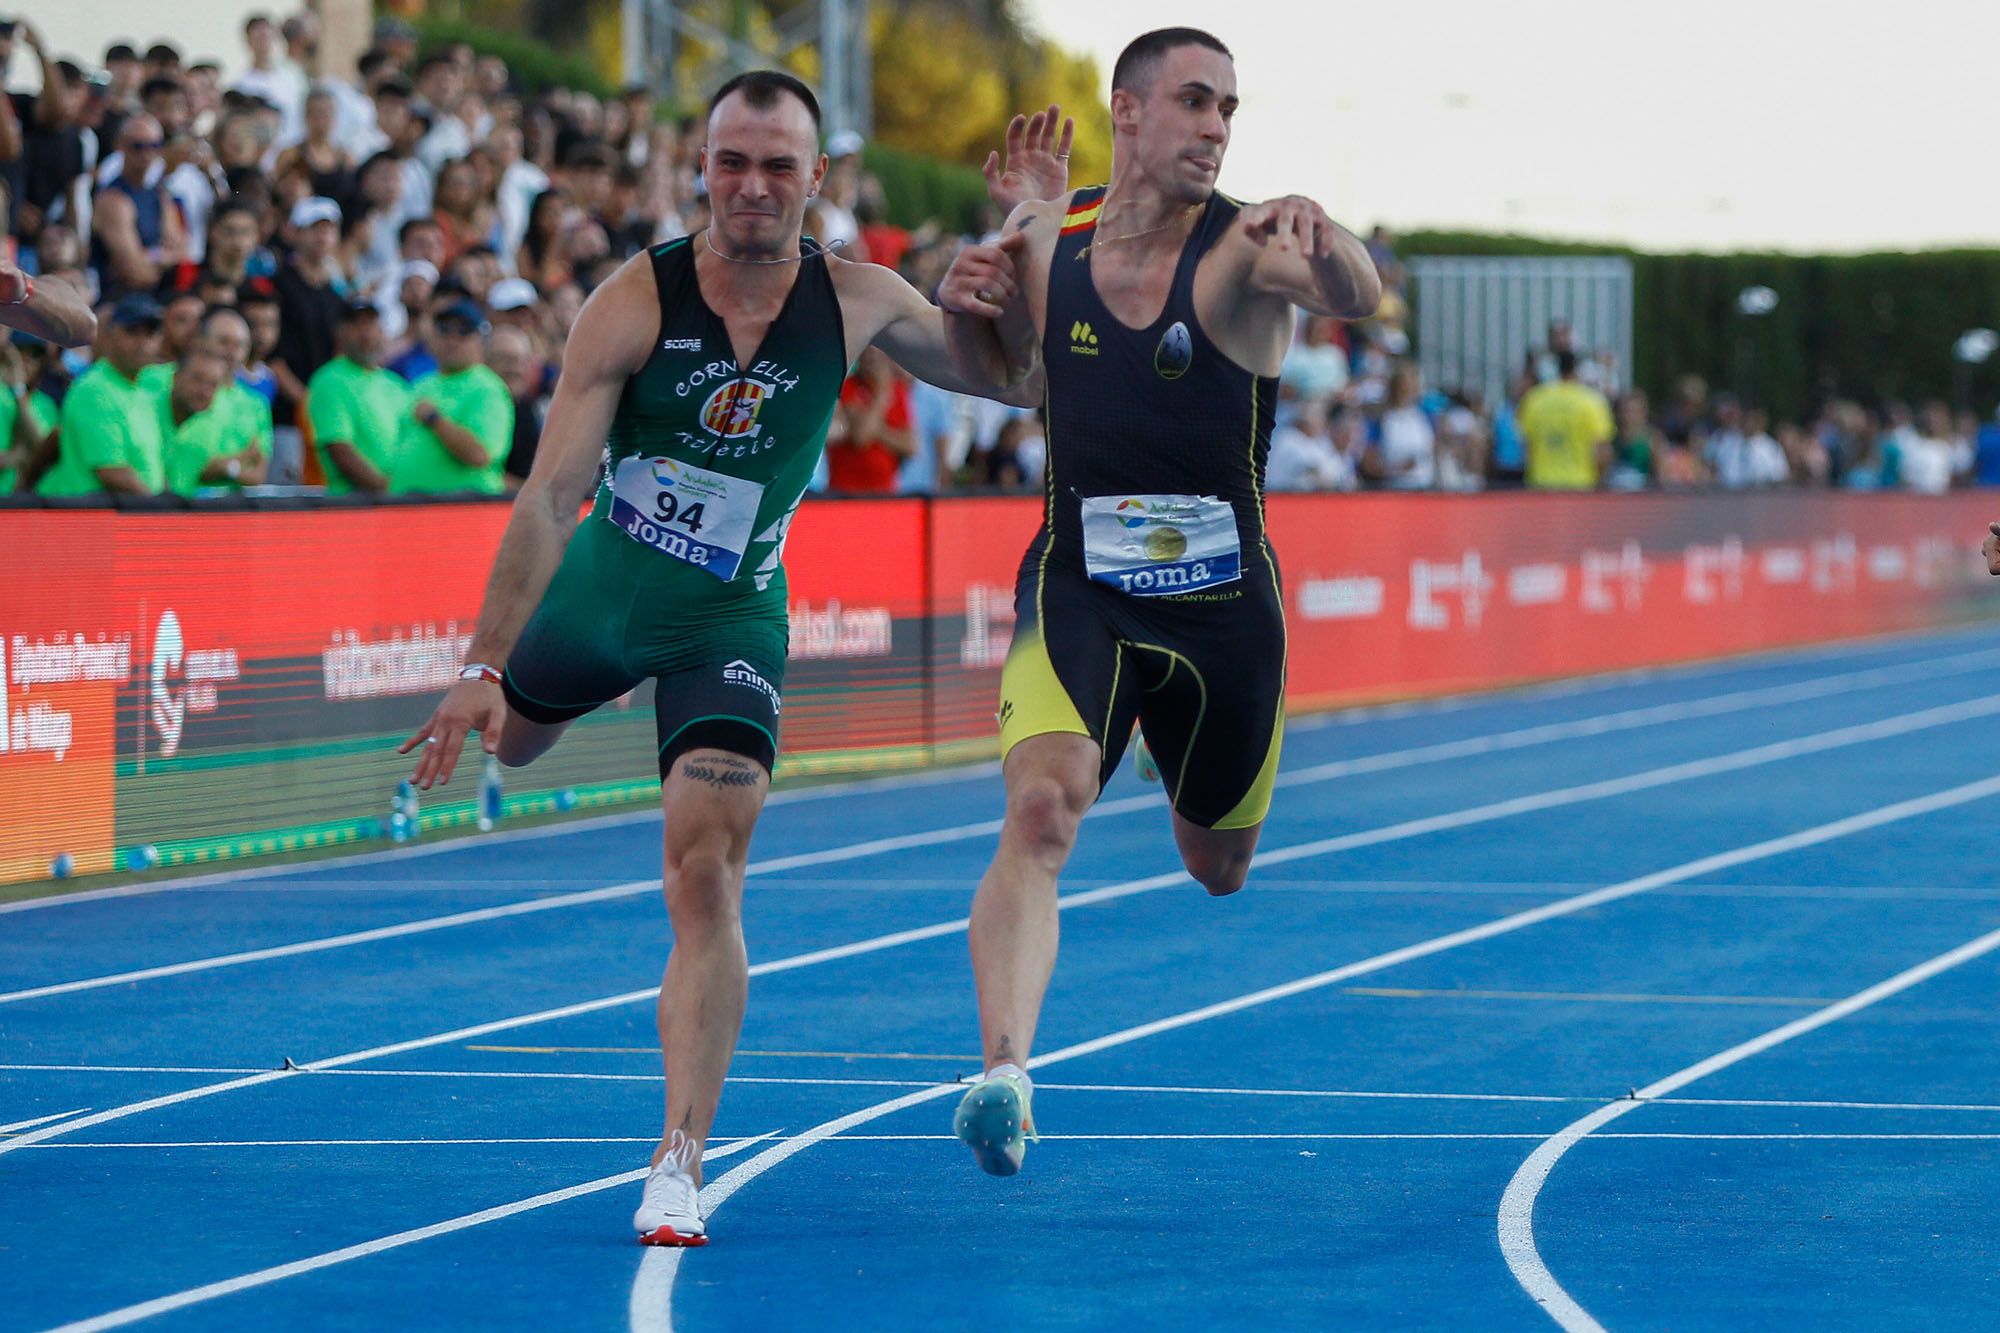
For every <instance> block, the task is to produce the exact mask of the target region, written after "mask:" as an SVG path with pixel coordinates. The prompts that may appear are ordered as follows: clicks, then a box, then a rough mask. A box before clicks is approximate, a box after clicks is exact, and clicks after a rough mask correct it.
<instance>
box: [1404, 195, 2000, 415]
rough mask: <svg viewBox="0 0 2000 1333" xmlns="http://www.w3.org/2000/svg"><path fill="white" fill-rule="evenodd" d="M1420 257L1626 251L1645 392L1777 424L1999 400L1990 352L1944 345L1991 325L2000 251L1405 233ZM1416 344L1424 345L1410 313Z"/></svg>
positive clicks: (1637, 369) (1638, 376)
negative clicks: (1760, 308)
mask: <svg viewBox="0 0 2000 1333" xmlns="http://www.w3.org/2000/svg"><path fill="white" fill-rule="evenodd" d="M1397 249H1398V252H1399V253H1400V254H1402V255H1403V256H1404V257H1406V258H1411V257H1415V256H1418V255H1510V256H1511V255H1586V254H1589V255H1624V256H1627V257H1629V258H1630V259H1631V260H1632V268H1633V289H1634V290H1633V305H1634V309H1635V311H1636V319H1635V323H1634V327H1633V351H1632V356H1633V362H1634V364H1633V376H1634V379H1635V381H1636V382H1637V383H1638V384H1639V385H1640V386H1642V387H1643V388H1645V389H1646V390H1648V391H1649V392H1651V393H1653V394H1654V395H1656V396H1657V395H1659V394H1661V393H1664V392H1666V391H1667V390H1668V389H1669V388H1670V387H1671V386H1672V383H1673V381H1674V379H1675V378H1676V377H1677V376H1679V375H1683V374H1687V373H1690V372H1692V373H1694V374H1698V375H1701V376H1703V377H1704V378H1705V379H1707V380H1708V382H1709V384H1710V386H1711V387H1713V388H1733V387H1737V382H1738V377H1739V372H1740V370H1741V369H1742V368H1743V367H1745V366H1746V365H1747V366H1749V367H1751V368H1753V369H1752V373H1751V376H1750V379H1751V382H1750V383H1749V384H1747V385H1744V386H1742V387H1744V388H1745V389H1746V390H1747V391H1748V392H1749V393H1750V394H1751V395H1752V396H1753V397H1755V398H1756V399H1758V400H1759V401H1761V402H1763V403H1765V404H1766V405H1768V406H1769V407H1770V408H1771V409H1772V410H1773V411H1774V412H1776V413H1778V414H1780V415H1781V416H1790V417H1800V416H1803V415H1804V414H1805V413H1807V412H1810V411H1811V410H1813V409H1814V408H1815V407H1817V405H1818V404H1819V403H1821V402H1823V401H1824V400H1825V399H1826V398H1828V397H1831V396H1834V395H1836V394H1837V395H1840V396H1843V397H1850V398H1857V399H1860V400H1861V401H1863V402H1866V403H1874V404H1879V403H1882V402H1886V401H1888V400H1890V399H1901V400H1903V401H1905V402H1910V403H1913V404H1914V403H1916V402H1919V401H1922V400H1925V399H1930V398H1942V399H1945V400H1946V401H1954V400H1956V399H1957V398H1958V397H1959V396H1960V394H1961V393H1963V394H1965V395H1966V396H1968V397H1969V401H1970V405H1971V406H1973V407H1974V408H1976V409H1978V410H1979V411H1980V412H1981V413H1982V415H1984V414H1986V413H1990V412H1991V411H1992V410H1993V407H1994V403H1995V401H1996V399H2000V358H1995V359H1994V360H1993V361H1990V362H1988V363H1987V364H1986V365H1984V366H1978V367H1969V368H1968V367H1961V366H1958V365H1956V363H1954V362H1953V360H1952V357H1951V348H1952V344H1953V343H1954V342H1955V341H1956V340H1957V339H1958V336H1959V334H1961V333H1963V332H1964V331H1965V330H1967V329H1970V328H1980V327H1987V328H1992V327H1996V326H2000V250H1931V251H1920V252H1914V253H1892V254H1863V255H1787V254H1756V253H1747V254H1721V255H1708V254H1677V255H1662V254H1646V253H1643V252H1639V251H1635V250H1632V249H1629V248H1627V247H1624V246H1617V245H1591V244H1587V243H1576V242H1561V241H1540V240H1535V239H1533V238H1529V237H1522V236H1491V235H1481V234H1476V233H1468V232H1412V233H1410V234H1409V235H1407V236H1404V237H1402V238H1401V239H1400V240H1399V242H1398V244H1397ZM1759 285H1761V286H1765V287H1769V288H1771V289H1772V290H1773V291H1775V292H1777V293H1778V308H1777V309H1776V310H1775V311H1773V312H1772V313H1771V314H1769V315H1765V316H1763V317H1761V318H1758V319H1746V318H1745V317H1744V316H1742V315H1739V314H1738V313H1737V312H1736V296H1737V293H1739V292H1740V291H1742V290H1743V289H1744V288H1745V287H1750V286H1759ZM1417 336H1418V337H1419V338H1421V337H1422V329H1421V314H1419V328H1418V333H1417Z"/></svg>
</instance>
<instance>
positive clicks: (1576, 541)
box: [0, 493, 2000, 880]
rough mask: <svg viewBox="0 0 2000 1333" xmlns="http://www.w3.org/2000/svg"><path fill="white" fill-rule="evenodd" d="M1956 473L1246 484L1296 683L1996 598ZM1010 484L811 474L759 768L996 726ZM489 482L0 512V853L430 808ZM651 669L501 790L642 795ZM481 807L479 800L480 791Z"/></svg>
mask: <svg viewBox="0 0 2000 1333" xmlns="http://www.w3.org/2000/svg"><path fill="white" fill-rule="evenodd" d="M1992 507H1993V505H1992V503H1991V502H1990V501H1989V500H1988V499H1987V497H1985V496H1981V495H1977V494H1966V495H1957V496H1948V497H1942V498H1925V497H1917V496H1904V495H1844V494H1838V493H1834V494H1811V495H1800V494H1761V495H1755V494H1753V495H1723V494H1699V495H1534V494H1513V495H1483V496H1448V495H1388V494H1371V495H1359V496H1301V495H1281V496H1275V497H1273V498H1272V499H1271V502H1270V527H1271V535H1272V542H1273V545H1274V547H1275V549H1276V552H1277V555H1278V560H1279V565H1280V569H1281V571H1282V575H1283V580H1284V589H1285V603H1286V610H1287V615H1288V619H1289V625H1290V643H1289V694H1290V698H1291V702H1292V706H1293V708H1294V710H1305V709H1313V708H1324V707H1331V706H1336V705H1339V704H1342V703H1350V702H1356V701H1361V700H1370V699H1384V698H1395V697H1408V696H1413V695H1421V694H1431V693H1439V692H1444V691H1453V690H1463V689H1478V688H1489V687H1494V686H1500V685H1506V684H1510V683H1517V682H1522V681H1528V680H1535V679H1542V678H1548V677H1554V676H1563V675H1575V674H1581V673H1587V672H1593V671H1602V670H1610V669H1616V668H1621V667H1631V666H1639V665H1645V664H1649V663H1662V662H1671V661H1677V660H1686V659H1692V658H1702V657H1713V656H1719V655H1724V654H1729V653H1736V652H1744V651H1749V650H1754V649H1759V648H1769V647H1777V646H1781V645H1785V644H1793V643H1802V642H1809V641H1815V640H1822V639H1832V638H1840V637H1848V636H1856V635H1867V634H1879V633H1887V632H1893V631H1899V630H1910V629H1917V628H1922V627H1924V626H1930V625H1938V624H1944V623H1949V622H1951V621H1954V620H1961V619H1967V618H1972V617H1977V616H1982V615H1989V614H1994V613H1996V612H2000V602H1996V594H2000V580H1989V579H1988V578H1987V576H1986V575H1985V573H1984V567H1983V565H1982V564H1981V562H1980V561H1979V560H1978V558H1977V552H1976V547H1977V543H1978V540H1979V539H1980V537H1981V536H1982V535H1983V534H1984V531H1985V524H1986V522H1987V520H1988V519H1989V518H1990V517H1992V515H1991V514H1990V513H1989V512H1988V511H1989V510H1990V509H1991V508H1992ZM1042 512H1043V501H1042V500H1041V499H1039V498H1030V497H966V498H950V499H943V500H937V501H927V500H921V499H892V500H827V501H809V502H808V503H806V504H805V505H804V506H803V507H802V508H801V510H800V512H799V515H798V519H797V521H796V522H795V524H794V525H793V528H792V531H791V535H790V538H789V541H788V544H787V547H786V565H787V568H788V570H789V590H788V603H789V606H790V611H791V663H790V665H789V667H788V670H787V676H786V681H785V701H784V721H783V728H784V731H783V737H782V741H783V746H784V753H783V755H782V756H781V759H780V766H779V774H780V777H787V776H798V775H812V774H819V773H831V772H848V771H864V770H881V769H888V768H896V767H913V766H919V765H925V764H931V763H937V762H946V761H950V760H953V759H959V758H967V757H975V756H980V755H990V754H991V753H993V751H994V734H995V725H994V721H993V710H994V706H995V701H996V699H997V697H998V685H999V674H1000V667H1001V664H1002V663H1003V662H1004V661H1005V658H1006V652H1007V647H1008V644H1009V643H1010V641H1011V637H1012V630H1013V620H1014V608H1013V588H1014V580H1015V575H1016V572H1017V570H1018V568H1019V565H1020V561H1021V556H1022V553H1023V551H1024V549H1025V548H1026V546H1027V543H1028V541H1029V539H1030V537H1032V536H1033V534H1034V532H1035V529H1036V527H1037V525H1038V524H1039V522H1040V521H1041V516H1042ZM506 517H507V508H506V506H505V504H504V503H499V502H489V503H457V504H435V505H383V506H377V507H347V506H339V507H335V506H329V507H327V508H324V509H304V510H286V511H269V512H241V511H234V512H214V511H211V512H175V513H166V512H150V513H138V512H118V511H114V510H110V509H60V510H59V509H8V510H0V533H4V534H5V541H6V547H7V549H8V550H9V551H10V552H13V553H15V554H16V565H15V570H16V575H15V577H14V578H13V579H12V580H10V581H9V582H8V583H7V584H6V586H5V587H4V588H0V880H21V879H37V878H43V877H46V876H48V875H51V874H54V873H76V874H82V873H89V872H95V871H102V870H110V869H120V868H127V867H132V868H142V869H143V868H148V867H150V866H153V865H158V864H192V863H205V862H211V861H219V860H229V859H234V858H237V857H241V856H248V855H257V854H263V853H269V852H277V851H287V850H292V849H295V848H300V847H312V846H323V845H329V844H342V843H352V842H361V841H365V840H370V839H378V838H382V837H385V836H389V835H391V834H392V833H393V832H397V831H402V829H401V827H400V826H398V827H396V828H392V824H391V817H392V813H404V814H406V815H407V816H414V819H413V820H409V821H406V822H408V827H409V829H411V830H415V831H428V830H435V829H437V828H440V827H455V826H457V825H460V824H467V823H471V822H473V821H474V820H475V819H476V818H477V817H478V816H479V813H480V811H479V809H478V805H479V802H478V800H477V790H476V789H477V785H478V781H479V769H480V766H479V764H478V762H477V761H476V759H475V760H474V761H473V762H470V763H467V764H465V765H462V766H461V768H460V776H459V777H458V778H457V779H455V781H454V783H453V785H452V789H451V790H449V791H445V792H438V793H431V794H429V795H427V796H426V797H425V802H426V803H425V804H424V806H423V808H422V809H420V810H416V811H407V810H403V809H402V808H401V807H399V806H398V805H397V795H396V787H397V783H398V782H399V780H400V779H401V778H402V777H404V776H405V775H406V774H407V773H408V771H409V767H410V765H409V762H408V760H406V759H404V758H403V757H401V756H398V755H397V754H396V753H395V745H396V744H397V743H398V742H399V741H400V740H401V739H402V738H403V737H405V736H406V735H408V734H409V732H410V731H411V730H412V729H413V728H414V727H416V726H417V725H418V724H419V723H420V722H421V721H422V720H423V719H424V717H425V716H427V715H428V713H429V711H430V709H431V707H432V706H433V704H434V703H435V701H436V700H437V698H438V696H439V695H440V694H442V693H443V691H444V690H445V689H446V688H447V687H448V685H449V684H450V682H451V680H452V679H453V676H454V673H455V672H456V670H457V668H458V666H459V665H460V664H461V663H462V662H463V660H464V656H465V651H466V648H467V645H468V643H469V641H470V638H471V633H472V626H473V623H474V620H475V618H476V616H477V614H478V609H479V603H480V598H481V596H482V595H483V591H484V586H485V581H486V576H487V572H488V570H489V568H490V566H491V561H492V556H493V551H494V549H495V547H496V545H497V543H498V541H499V537H500V532H501V529H502V527H503V526H504V524H505V522H506ZM651 688H652V687H651V686H650V685H646V686H642V687H641V688H640V689H638V690H636V691H634V692H633V693H632V694H631V695H630V696H628V697H626V698H624V699H621V700H617V701H614V702H613V703H612V704H609V705H607V706H606V707H604V708H602V709H599V710H598V711H597V712H596V713H593V714H591V715H590V716H588V717H586V718H584V719H583V720H581V721H580V722H578V723H577V724H576V725H575V726H574V727H573V728H572V729H571V732H570V734H569V735H568V736H566V737H565V738H564V740H563V742H562V744H560V745H558V746H557V747H556V748H555V750H553V751H552V752H551V753H550V754H549V755H547V756H546V757H545V758H543V759H541V760H539V761H537V763H536V764H535V765H534V766H533V767H531V768H529V769H524V770H520V771H517V772H509V773H507V774H505V776H504V783H505V787H504V796H503V797H502V798H501V800H500V803H499V804H498V805H497V807H496V810H497V812H498V813H500V814H503V815H511V814H515V813H521V812H529V813H533V812H540V811H546V810H560V809H569V808H590V807H595V806H603V805H608V804H613V803H620V802H627V801H650V800H653V799H656V797H655V792H656V790H657V761H656V758H655V751H654V737H653V719H652V708H651V693H650V692H651ZM488 813H489V814H491V813H494V811H488Z"/></svg>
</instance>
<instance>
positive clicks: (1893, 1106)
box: [0, 1064, 2000, 1146]
mask: <svg viewBox="0 0 2000 1333" xmlns="http://www.w3.org/2000/svg"><path fill="white" fill-rule="evenodd" d="M23 1070H27V1071H48V1072H56V1073H76V1074H257V1073H262V1072H264V1071H262V1070H257V1069H247V1068H236V1067H231V1066H227V1065H10V1064H0V1073H13V1072H18V1071H23ZM312 1072H314V1073H319V1074H324V1075H325V1076H326V1077H328V1078H436V1079H458V1078H473V1079H479V1078H485V1079H549V1080H554V1081H556V1082H564V1081H571V1082H583V1083H651V1084H655V1085H657V1084H658V1083H659V1081H660V1076H659V1075H658V1074H598V1073H586V1072H580V1071H575V1072H573V1071H564V1070H555V1069H318V1070H314V1071H312ZM727 1082H730V1083H744V1084H751V1085H758V1084H769V1085H773V1086H777V1087H801V1088H931V1087H936V1086H938V1085H937V1083H936V1081H935V1080H932V1079H916V1078H909V1079H903V1078H803V1077H789V1078H788V1077H780V1076H776V1075H770V1076H766V1075H760V1074H731V1075H730V1076H729V1078H728V1079H727ZM1035 1087H1036V1088H1037V1089H1038V1090H1040V1091H1043V1092H1051V1091H1053V1092H1112V1093H1117V1094H1119V1095H1121V1096H1125V1095H1134V1094H1149V1095H1163V1096H1192V1097H1305V1098H1333V1099H1355V1100H1382V1101H1416V1102H1589V1103H1590V1104H1592V1105H1596V1104H1597V1103H1599V1102H1602V1101H1603V1100H1604V1097H1603V1095H1602V1094H1600V1093H1592V1094H1588V1095H1585V1094H1582V1093H1529V1092H1435V1091H1426V1092H1418V1091H1401V1090H1391V1089H1381V1088H1231V1087H1199V1086H1178V1085H1172V1084H1160V1083H1049V1082H1040V1081H1038V1082H1037V1083H1036V1084H1035ZM1653 1101H1654V1102H1655V1104H1657V1105H1660V1106H1729V1107H1745V1108H1749V1109H1752V1110H1766V1109H1768V1110H1777V1111H1799V1110H1830V1111H1974V1112H1985V1113H1989V1114H1991V1113H2000V1102H1878V1101H1853V1100H1848V1101H1835V1100H1831V1099H1822V1098H1770V1097H1658V1098H1654V1099H1653ZM89 1109H90V1108H89V1107H79V1108H78V1109H77V1110H74V1111H64V1112H63V1113H62V1114H61V1115H56V1116H45V1117H43V1118H42V1120H24V1121H22V1122H21V1123H20V1124H18V1125H12V1126H8V1125H0V1133H5V1132H7V1131H8V1130H10V1129H23V1128H26V1127H27V1126H30V1125H37V1124H41V1123H42V1121H43V1120H60V1119H62V1118H63V1117H64V1116H72V1115H81V1114H83V1112H85V1111H87V1110H89ZM648 1141H649V1142H650V1140H648ZM718 1141H719V1140H718ZM84 1146H92V1145H84Z"/></svg>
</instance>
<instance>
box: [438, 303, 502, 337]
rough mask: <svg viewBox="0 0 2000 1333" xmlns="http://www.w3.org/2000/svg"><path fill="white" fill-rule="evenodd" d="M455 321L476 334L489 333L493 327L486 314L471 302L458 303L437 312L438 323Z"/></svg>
mask: <svg viewBox="0 0 2000 1333" xmlns="http://www.w3.org/2000/svg"><path fill="white" fill-rule="evenodd" d="M448 319H449V320H455V321H457V322H458V323H461V324H464V325H465V326H466V327H467V328H469V329H471V330H472V331H473V332H474V333H487V332H490V331H491V326H490V325H489V324H487V322H486V314H485V312H484V311H482V310H481V309H480V308H479V307H478V306H477V305H475V304H474V303H472V302H471V301H456V302H453V303H452V304H451V305H448V306H446V307H445V308H444V309H442V310H440V311H438V312H437V322H438V323H440V324H442V323H443V322H444V321H446V320H448Z"/></svg>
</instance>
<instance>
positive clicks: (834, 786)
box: [0, 658, 1949, 915]
mask: <svg viewBox="0 0 2000 1333" xmlns="http://www.w3.org/2000/svg"><path fill="white" fill-rule="evenodd" d="M1938 660H1940V661H1947V660H1949V659H1946V658H1940V659H1938ZM999 771H1000V765H999V764H998V763H997V762H985V763H978V764H963V765H958V766H955V767H952V768H938V769H927V770H926V771H924V772H922V773H892V774H888V775H886V776H883V777H874V778H856V779H854V780H852V781H847V782H829V783H823V784H820V785H816V786H812V787H791V788H786V789H785V790H783V791H774V792H772V793H771V794H770V795H769V796H767V797H765V798H764V804H765V805H767V806H774V805H800V804H803V803H805V802H808V801H819V800H826V799H828V798H830V797H835V796H850V795H856V794H867V793H870V792H881V791H894V790H898V789H901V788H904V787H933V786H944V785H946V784H949V783H955V782H970V781H972V780H974V779H976V778H987V777H992V776H994V775H995V774H997V773H999ZM649 821H650V822H652V823H658V822H659V821H660V811H659V807H658V806H649V807H648V808H646V809H644V810H628V811H623V812H621V813H617V814H608V815H592V816H590V817H588V818H585V819H572V820H565V821H564V822H562V823H559V824H541V825H537V826H536V827H534V828H522V829H507V830H504V831H502V832H498V833H476V834H467V835H465V836H464V837H458V838H440V839H436V840H434V841H430V842H422V843H413V844H411V845H408V846H404V847H387V848H383V849H382V850H380V851H374V852H356V853H353V854H352V855H349V856H332V857H327V858H326V859H324V860H322V861H310V862H297V861H292V862H285V863H281V864H278V865H262V866H244V867H241V868H240V869H236V870H217V871H212V872H210V873H207V874H202V875H186V876H183V877H180V878H177V879H162V880H157V881H151V882H145V883H134V884H114V885H111V886H109V887H107V888H102V889H85V890H82V891H81V892H78V893H60V894H50V895H47V896H45V897H41V898H24V899H21V900H20V901H18V902H9V903H0V915H4V914H6V913H9V912H33V911H38V910H40V909H42V908H45V907H65V906H68V905H70V904H72V903H89V902H101V901H103V900H104V899H106V898H134V897H141V896H144V895H147V894H154V893H164V892H166V891H167V890H169V889H174V890H179V889H205V888H212V887H214V886H215V885H218V884H234V883H237V882H240V881H243V880H255V879H266V878H269V877H271V876H275V875H309V874H312V873H313V872H314V871H317V870H320V869H338V870H346V869H348V868H349V867H351V866H365V865H377V864H380V863H381V862H384V861H407V860H411V859H413V858H416V857H423V856H437V855H438V854H440V853H442V852H457V851H466V850H469V849H477V848H482V847H498V846H504V845H506V844H508V843H515V842H532V841H535V840H537V839H541V838H564V837H568V836H570V835H571V834H575V833H591V832H595V831H596V830H599V829H607V828H618V827H621V826H623V825H627V824H644V823H647V822H649ZM263 887H264V886H262V885H259V886H255V887H254V888H253V889H252V890H251V891H253V892H254V891H257V890H258V889H261V888H263ZM342 887H348V886H342Z"/></svg>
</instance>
